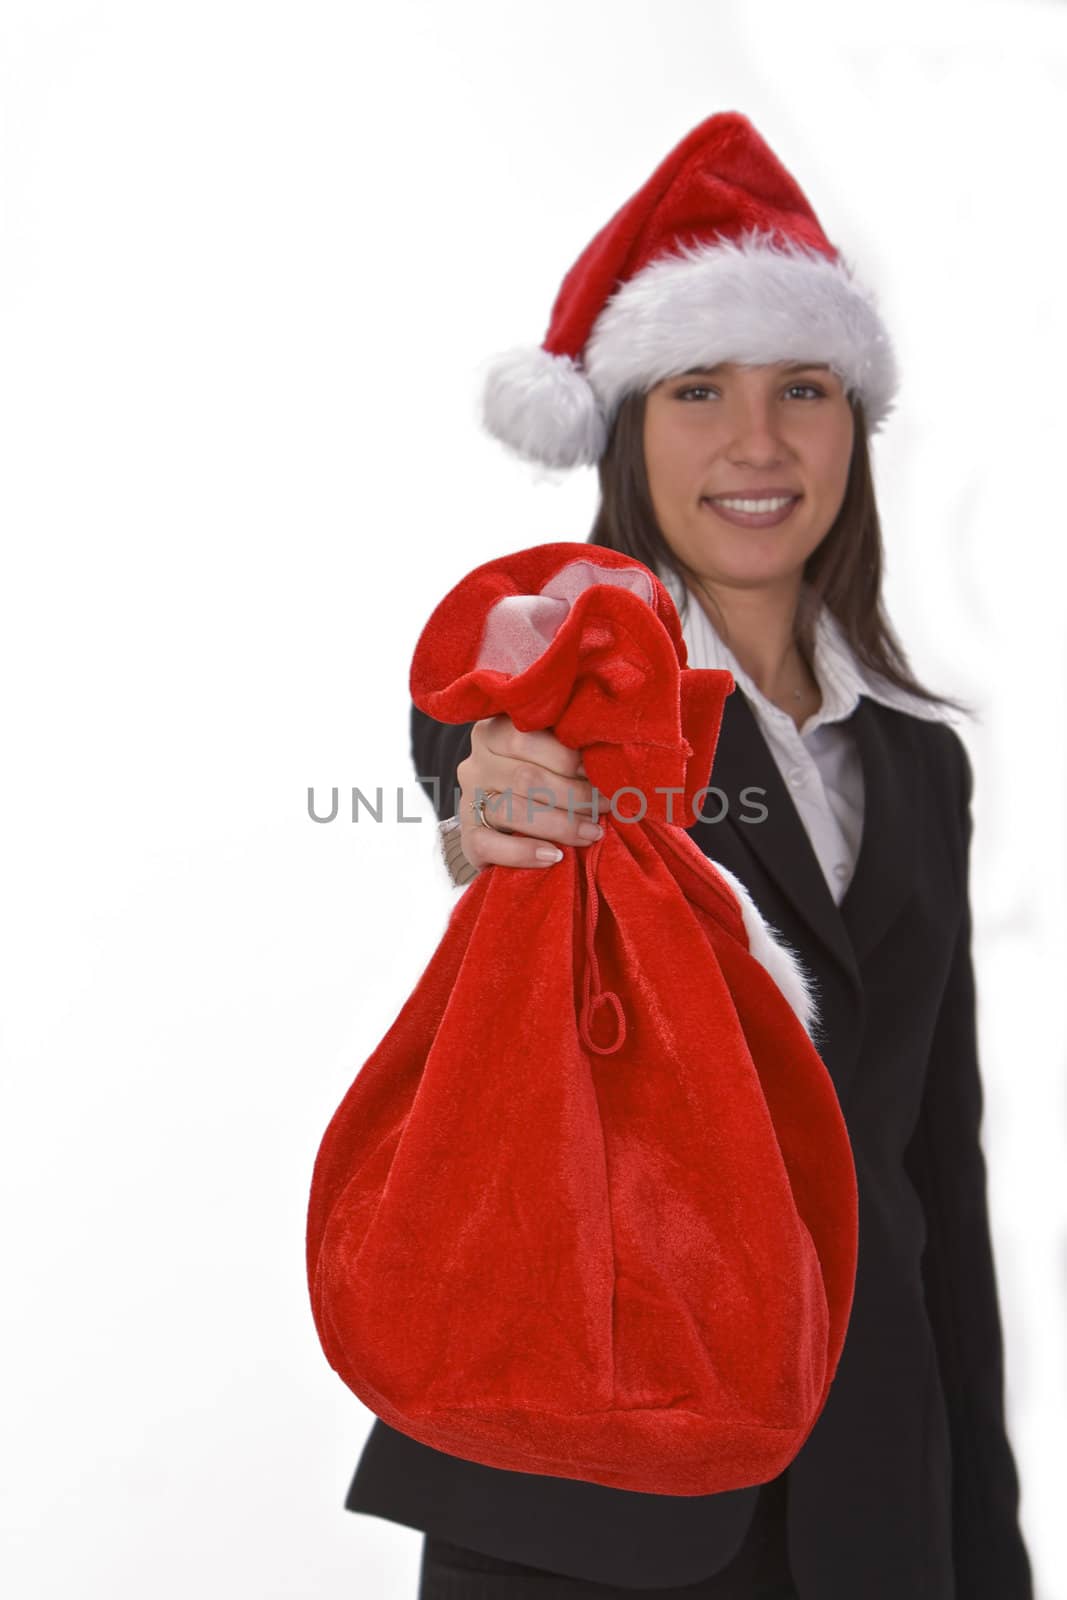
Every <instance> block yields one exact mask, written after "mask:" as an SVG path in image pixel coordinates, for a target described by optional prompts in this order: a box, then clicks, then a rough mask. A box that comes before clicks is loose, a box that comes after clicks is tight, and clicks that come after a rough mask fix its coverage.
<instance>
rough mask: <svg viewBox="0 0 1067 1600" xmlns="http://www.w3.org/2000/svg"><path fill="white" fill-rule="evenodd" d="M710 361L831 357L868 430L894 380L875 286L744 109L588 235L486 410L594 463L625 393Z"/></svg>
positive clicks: (678, 155)
mask: <svg viewBox="0 0 1067 1600" xmlns="http://www.w3.org/2000/svg"><path fill="white" fill-rule="evenodd" d="M720 361H735V362H740V363H744V364H746V365H748V364H763V363H770V362H776V361H825V362H827V363H828V364H829V366H830V367H831V368H832V369H833V370H834V371H835V372H836V373H838V375H839V376H840V378H841V380H842V382H843V383H844V385H845V388H846V390H848V391H849V392H850V393H852V394H855V395H857V396H858V397H859V398H860V399H861V400H862V402H863V407H864V413H865V416H866V420H867V426H868V429H869V431H870V432H872V433H873V432H875V431H876V430H877V429H878V427H879V426H880V424H881V423H882V421H883V420H884V419H885V417H886V416H888V414H889V411H890V407H891V405H892V401H893V398H894V395H895V393H896V390H897V382H898V380H897V370H896V361H895V357H894V354H893V349H892V346H891V344H890V341H889V336H888V334H887V332H886V329H885V327H884V325H883V323H882V320H881V317H880V316H879V314H878V311H877V308H876V305H875V302H874V298H873V296H872V295H871V293H870V291H869V290H867V289H865V288H864V287H863V286H862V285H861V284H860V283H859V282H857V280H856V278H855V277H854V275H853V272H852V269H851V267H850V266H849V265H848V264H847V263H846V261H845V259H844V257H843V256H842V255H841V253H840V252H839V251H838V250H836V249H835V248H834V246H833V245H831V244H830V242H829V240H828V239H827V237H826V235H825V234H824V232H823V230H822V227H821V226H820V224H819V221H818V218H817V217H816V215H815V213H814V211H813V210H812V208H811V206H810V205H809V203H808V201H807V199H806V198H805V196H804V193H803V191H802V190H801V188H800V186H799V185H798V184H797V182H796V180H795V179H794V178H793V177H791V175H790V174H789V173H788V172H787V171H786V169H785V167H783V166H782V164H781V162H780V161H779V160H778V158H777V156H776V155H775V154H774V152H773V151H772V150H771V149H770V147H769V145H767V144H766V143H765V141H764V140H763V139H762V138H761V137H760V135H759V134H758V133H757V132H756V130H755V128H754V127H753V126H752V124H751V122H750V121H749V120H748V118H747V117H745V116H743V115H742V114H741V113H740V112H738V111H723V112H720V113H718V114H717V115H716V116H713V117H708V118H707V119H706V120H705V121H704V122H702V123H700V125H699V126H698V127H696V128H694V129H693V130H692V132H691V133H689V134H687V135H686V137H685V138H684V139H683V140H682V141H681V143H680V144H679V145H677V146H676V148H675V149H674V150H673V151H672V152H671V154H670V155H669V156H667V158H666V159H665V160H664V161H662V162H661V163H660V165H659V166H658V167H657V168H656V170H655V172H654V173H653V174H652V176H651V177H650V178H649V179H648V181H647V182H646V183H645V184H644V185H643V186H642V187H641V188H640V189H638V191H637V193H636V194H634V195H633V196H632V197H631V198H630V199H629V200H628V201H627V202H626V204H625V205H623V206H622V207H621V208H620V209H619V210H618V211H617V212H616V213H615V215H614V216H613V217H612V218H611V220H610V221H609V222H608V223H607V224H606V225H605V226H604V227H603V228H601V230H600V232H599V233H598V234H597V235H596V236H595V238H593V239H592V240H591V241H590V243H589V244H588V245H587V246H586V248H585V249H584V250H583V251H582V253H581V255H580V256H579V257H578V259H577V261H576V262H575V263H574V265H573V266H572V267H571V269H570V271H569V272H568V273H567V275H566V277H565V278H564V280H563V283H562V285H561V286H560V290H559V293H558V295H557V296H556V302H555V305H554V306H553V308H552V316H551V320H550V322H549V326H548V332H547V333H546V334H545V337H544V341H543V342H542V344H541V345H539V346H536V347H521V348H519V349H513V350H509V351H506V352H505V353H504V354H503V355H500V356H497V357H496V358H495V359H494V360H493V361H492V363H491V364H490V366H489V368H488V372H487V376H486V381H485V388H484V393H483V419H484V422H485V425H486V427H487V428H488V430H489V432H490V433H492V434H493V435H495V437H496V438H498V439H500V440H501V441H502V442H503V443H504V444H506V445H509V446H510V447H511V449H513V450H515V451H516V452H517V453H518V454H519V455H521V456H524V457H526V458H527V459H528V460H531V461H538V462H543V463H545V464H546V465H548V466H551V467H573V466H579V465H592V464H593V463H595V462H596V461H597V460H599V458H600V456H601V455H602V454H603V453H604V449H605V447H606V445H607V441H608V435H609V431H610V428H611V423H612V420H613V418H614V416H615V412H616V410H617V408H618V405H619V402H620V401H621V400H622V398H623V397H624V395H626V394H628V393H629V392H630V391H632V390H648V389H650V388H652V387H653V385H655V384H656V383H659V382H660V381H661V380H662V379H664V378H667V377H670V376H671V375H672V374H673V373H677V372H684V371H686V370H687V369H688V368H690V367H698V366H699V367H707V366H713V365H715V364H716V363H718V362H720Z"/></svg>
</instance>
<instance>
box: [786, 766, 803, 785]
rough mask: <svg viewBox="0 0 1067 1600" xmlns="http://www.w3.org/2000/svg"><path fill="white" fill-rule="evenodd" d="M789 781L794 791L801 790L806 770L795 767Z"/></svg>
mask: <svg viewBox="0 0 1067 1600" xmlns="http://www.w3.org/2000/svg"><path fill="white" fill-rule="evenodd" d="M789 781H790V783H791V784H792V785H793V788H794V789H799V788H800V785H801V784H802V783H803V782H804V768H803V767H794V768H793V770H792V772H791V773H790V774H789Z"/></svg>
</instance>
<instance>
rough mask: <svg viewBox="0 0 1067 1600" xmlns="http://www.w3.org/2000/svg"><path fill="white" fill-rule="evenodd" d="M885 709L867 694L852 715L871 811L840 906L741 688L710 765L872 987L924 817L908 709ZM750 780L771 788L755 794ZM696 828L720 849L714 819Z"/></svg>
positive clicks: (817, 929)
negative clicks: (875, 954) (870, 967)
mask: <svg viewBox="0 0 1067 1600" xmlns="http://www.w3.org/2000/svg"><path fill="white" fill-rule="evenodd" d="M881 712H882V708H881V707H880V706H879V705H878V703H877V702H875V701H872V700H870V699H869V698H868V697H867V696H865V695H864V696H861V698H860V702H859V705H858V706H857V708H856V710H855V711H854V712H853V714H852V716H851V718H850V719H849V727H850V728H851V729H852V730H853V732H854V734H855V737H856V741H857V746H858V750H859V757H860V763H861V767H862V771H863V784H864V820H863V832H862V835H861V842H860V851H859V856H858V858H857V861H856V867H855V871H854V873H853V877H852V880H851V882H850V884H849V886H848V889H847V891H846V893H845V896H844V898H843V900H842V902H841V904H840V906H839V905H837V903H836V902H835V901H834V897H833V895H832V894H831V893H830V889H829V887H828V885H827V882H826V879H825V877H824V876H823V871H822V867H821V866H820V865H819V860H818V857H817V856H816V854H815V851H814V849H813V848H812V844H811V841H810V839H809V838H808V835H807V831H806V829H805V827H804V824H803V823H802V822H801V820H800V816H799V813H798V812H797V809H796V806H795V805H794V803H793V798H792V796H791V794H790V793H789V789H788V786H787V785H786V783H785V782H784V781H783V779H782V775H781V773H780V772H779V770H778V766H777V763H776V762H775V760H774V757H773V756H772V755H771V752H770V749H769V748H768V745H767V742H766V740H765V739H764V737H763V734H762V732H761V730H760V726H759V723H758V721H757V719H756V715H755V713H754V711H753V710H752V708H751V706H750V705H749V703H748V701H747V699H746V698H745V695H744V694H743V692H742V691H741V690H740V689H739V688H738V689H735V690H734V692H733V693H732V694H730V695H728V696H727V698H726V704H725V707H724V710H723V718H722V725H721V727H720V730H719V741H718V744H717V746H716V750H715V760H714V764H713V767H712V775H711V782H712V784H713V785H714V786H715V787H716V788H719V789H722V790H723V791H724V792H725V794H726V796H727V798H728V800H729V810H728V812H727V815H726V817H725V819H724V821H725V822H726V824H727V825H728V826H729V827H731V828H732V829H733V831H734V833H735V834H736V836H737V837H738V838H739V839H740V840H741V841H742V842H743V844H744V845H745V847H746V848H747V849H748V850H750V851H751V852H752V853H753V854H754V855H755V856H756V858H757V859H758V860H759V861H760V862H761V864H762V866H763V868H764V870H765V871H766V872H767V873H768V874H769V875H770V876H771V877H772V878H773V879H774V881H775V883H776V884H777V886H778V888H779V890H780V891H781V893H782V894H783V895H785V896H786V898H787V899H788V900H789V901H790V903H791V905H792V906H793V908H794V910H795V911H796V913H797V915H798V916H799V917H801V918H803V920H804V921H805V922H806V923H807V924H808V926H809V927H810V928H811V930H812V932H813V933H814V934H815V936H816V937H817V938H818V939H819V940H821V942H822V943H823V945H824V946H825V947H826V950H827V951H828V952H829V954H830V956H831V957H832V958H833V959H834V960H835V961H836V962H837V963H838V964H839V965H840V967H841V968H842V970H843V971H844V973H845V974H846V976H847V978H848V979H849V981H850V983H851V984H852V986H853V987H854V989H855V990H856V991H857V993H861V992H862V987H863V979H862V977H861V974H860V963H861V962H862V961H863V958H864V957H865V956H866V955H867V954H868V953H869V952H870V951H871V950H872V949H873V948H874V946H875V945H876V944H877V943H878V941H879V939H880V938H881V937H882V935H883V934H884V932H885V931H886V929H887V928H888V926H889V924H890V923H891V922H892V921H893V919H894V917H895V916H896V915H897V913H898V912H899V911H900V910H901V909H902V907H903V903H904V901H905V899H906V897H907V896H908V894H909V893H910V892H911V885H912V882H913V879H912V872H913V869H914V860H915V838H916V831H917V829H918V828H919V827H920V826H921V818H920V817H919V816H918V815H917V811H916V807H917V804H918V785H917V784H916V781H915V777H914V773H915V754H914V752H913V751H912V750H911V748H910V745H909V742H908V741H907V739H906V738H905V737H904V733H903V729H902V724H904V723H906V719H905V718H902V717H900V716H899V714H894V713H892V712H886V713H885V715H884V716H883V715H882V714H881ZM746 788H757V789H759V790H761V791H763V792H762V794H760V795H757V796H755V797H752V799H750V800H749V802H748V803H746V801H745V798H744V795H743V791H744V790H745V789H746ZM755 801H761V802H762V804H763V805H764V806H766V808H767V816H766V817H765V818H764V819H763V820H762V821H747V822H746V821H745V820H743V813H745V812H747V811H749V810H750V809H751V805H752V804H753V803H754V802H755ZM715 826H721V824H717V825H715ZM705 830H706V831H705ZM694 834H695V837H696V838H697V842H698V843H703V845H704V846H705V848H706V849H707V853H708V854H709V855H710V856H711V857H712V859H714V855H715V847H714V837H713V833H712V825H711V824H707V825H705V826H704V827H701V826H700V825H699V824H698V826H697V828H696V829H695V830H694ZM701 834H704V838H703V840H702V839H701Z"/></svg>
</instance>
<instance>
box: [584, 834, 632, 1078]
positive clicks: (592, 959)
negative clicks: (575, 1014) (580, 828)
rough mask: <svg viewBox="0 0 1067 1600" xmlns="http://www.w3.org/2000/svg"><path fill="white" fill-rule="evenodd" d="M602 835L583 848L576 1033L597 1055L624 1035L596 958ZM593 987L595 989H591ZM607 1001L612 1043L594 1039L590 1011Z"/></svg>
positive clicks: (619, 1011)
mask: <svg viewBox="0 0 1067 1600" xmlns="http://www.w3.org/2000/svg"><path fill="white" fill-rule="evenodd" d="M603 844H604V840H603V839H598V840H597V841H596V843H595V844H591V845H590V846H589V847H588V849H586V850H585V851H584V856H585V888H586V895H585V956H586V964H585V968H584V970H583V973H582V986H583V995H582V1010H581V1015H580V1016H579V1018H578V1033H579V1035H580V1037H581V1040H582V1043H583V1044H584V1045H585V1046H586V1047H587V1048H588V1049H590V1050H595V1051H596V1053H597V1055H598V1056H611V1055H614V1054H615V1052H616V1050H618V1049H620V1048H621V1046H622V1044H623V1041H624V1040H625V1038H626V1016H625V1014H624V1012H623V1009H622V1002H621V1001H620V999H619V997H618V995H617V994H615V993H614V992H613V991H612V990H611V989H604V990H602V989H601V988H600V964H599V962H598V961H597V958H596V943H595V940H596V923H597V915H598V912H599V906H600V902H599V898H598V896H597V890H596V863H597V860H598V858H599V856H600V851H601V848H602V846H603ZM594 987H595V989H596V993H594V992H593V991H594ZM602 1005H610V1006H613V1007H614V1010H615V1023H616V1036H615V1040H614V1042H613V1043H612V1044H597V1043H596V1042H595V1041H594V1039H593V1031H592V1029H593V1014H594V1012H595V1010H596V1008H597V1006H602Z"/></svg>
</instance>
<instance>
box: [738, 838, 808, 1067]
mask: <svg viewBox="0 0 1067 1600" xmlns="http://www.w3.org/2000/svg"><path fill="white" fill-rule="evenodd" d="M712 865H713V866H714V868H715V870H716V872H718V873H720V874H721V875H722V877H724V878H725V879H726V881H727V883H728V884H729V885H730V887H731V889H732V890H733V891H734V893H735V894H736V896H737V898H738V900H739V901H740V903H741V916H742V918H743V920H744V924H745V933H746V934H747V935H748V950H749V954H750V955H752V956H755V958H756V960H757V961H758V962H759V964H760V966H761V967H763V968H764V969H765V970H766V971H767V972H769V973H770V975H771V977H772V978H773V979H774V981H775V983H776V984H777V985H778V987H779V989H780V990H781V991H782V993H783V995H784V996H785V998H786V999H787V1000H788V1001H789V1004H790V1005H791V1006H792V1008H793V1011H794V1012H795V1013H796V1015H797V1016H798V1017H799V1018H800V1021H801V1022H802V1023H803V1025H804V1030H805V1032H806V1033H807V1034H808V1036H809V1038H810V1037H811V1036H812V1031H813V1029H814V1028H815V1026H816V1024H817V1023H818V1021H819V1012H818V1007H817V1004H816V999H815V981H814V979H813V978H811V977H809V975H808V973H807V972H806V971H805V969H804V967H803V966H802V965H801V964H800V961H799V959H798V958H797V956H796V955H795V954H794V953H793V951H792V950H791V949H790V948H789V946H788V945H787V944H786V943H785V941H784V940H783V939H782V937H781V935H780V934H779V933H778V932H777V931H776V930H775V929H774V928H772V927H771V925H770V923H769V922H767V921H766V919H765V918H764V916H763V913H762V912H761V911H760V910H759V908H758V907H757V905H756V902H755V901H754V900H753V898H752V896H751V895H750V894H749V892H748V890H747V889H746V888H745V885H744V884H743V883H742V882H741V879H740V878H738V877H735V875H734V874H733V873H732V872H730V871H729V869H728V868H726V867H724V866H723V865H722V863H721V862H719V861H715V862H713V863H712Z"/></svg>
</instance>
